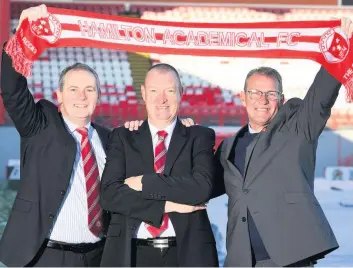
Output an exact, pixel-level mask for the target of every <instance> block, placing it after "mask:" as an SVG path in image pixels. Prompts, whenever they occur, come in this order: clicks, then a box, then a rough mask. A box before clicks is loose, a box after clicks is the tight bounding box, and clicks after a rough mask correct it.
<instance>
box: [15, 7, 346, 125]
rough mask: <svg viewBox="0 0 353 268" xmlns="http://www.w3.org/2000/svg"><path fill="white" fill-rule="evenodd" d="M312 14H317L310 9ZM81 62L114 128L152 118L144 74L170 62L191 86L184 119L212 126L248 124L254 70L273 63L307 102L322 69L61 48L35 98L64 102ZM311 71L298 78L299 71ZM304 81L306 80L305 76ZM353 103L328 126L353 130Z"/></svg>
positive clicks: (247, 17)
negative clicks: (66, 81) (62, 83)
mask: <svg viewBox="0 0 353 268" xmlns="http://www.w3.org/2000/svg"><path fill="white" fill-rule="evenodd" d="M47 5H48V6H53V7H60V8H69V9H77V10H86V11H92V12H98V13H104V14H110V15H123V16H132V17H141V18H142V19H150V20H164V21H168V20H169V21H189V22H256V21H257V22H259V21H276V20H318V19H330V18H331V17H339V16H343V15H344V16H348V17H353V12H352V11H349V10H337V11H333V10H329V9H325V10H319V9H318V10H313V9H310V10H309V9H292V10H291V9H265V8H261V9H259V8H258V9H254V8H240V7H193V6H189V7H188V6H184V7H173V6H163V5H161V6H156V5H153V6H152V5H131V6H130V9H129V10H126V7H125V6H124V5H123V4H121V5H120V4H117V5H114V4H102V5H100V4H99V5H98V4H86V3H85V4H76V3H68V4H62V3H58V4H55V3H50V4H47ZM29 6H32V4H31V3H29V2H23V3H22V2H13V3H11V28H14V27H15V26H16V25H17V23H18V18H19V16H20V13H21V11H22V10H23V9H25V8H27V7H29ZM309 11H310V12H309ZM74 62H83V63H86V64H88V65H90V66H92V67H93V68H94V69H95V70H96V71H97V72H98V75H99V77H100V80H101V84H102V96H101V100H100V104H99V106H98V107H97V109H96V113H95V120H96V121H100V122H101V123H104V124H105V125H107V126H109V127H115V126H117V125H120V124H121V123H123V122H124V121H126V120H132V119H141V118H143V117H144V115H145V111H144V107H143V105H142V101H141V95H140V85H141V83H142V82H143V77H144V73H145V72H146V70H147V69H148V68H149V67H150V66H152V65H153V64H155V63H158V62H168V63H171V64H172V65H174V66H175V67H176V68H177V69H178V70H179V72H180V75H181V79H182V83H183V86H184V89H185V91H184V97H183V103H182V109H181V115H182V116H190V117H193V118H194V119H195V120H196V122H197V123H200V124H206V125H218V126H223V125H225V126H226V125H241V124H244V123H245V122H246V114H245V110H244V108H243V107H242V106H241V101H240V98H239V92H240V91H241V90H242V89H243V83H244V79H245V75H246V73H247V72H248V71H249V70H250V69H251V68H254V67H258V66H261V65H269V66H271V67H275V68H276V69H278V70H279V71H280V73H281V74H282V76H283V81H284V88H285V92H284V93H285V96H286V98H290V97H301V98H302V97H304V96H305V92H306V90H307V89H308V87H309V85H310V84H311V82H312V79H313V77H314V76H315V73H316V72H317V70H318V67H319V66H318V64H316V63H314V62H310V61H305V60H271V59H241V58H215V57H214V58H205V57H190V56H175V55H156V54H143V55H142V54H135V53H127V52H125V51H115V50H104V49H94V48H78V47H70V48H59V49H49V50H47V51H45V52H44V53H43V54H42V55H41V57H40V60H38V61H36V62H35V64H34V67H33V77H31V78H29V79H28V83H29V87H30V89H31V91H32V93H33V96H34V98H35V100H36V101H37V100H39V99H41V98H46V99H48V100H51V101H53V102H56V94H55V90H56V89H57V88H58V77H59V74H60V72H61V70H62V69H63V68H65V67H66V66H67V65H69V64H72V63H74ZM303 66H304V68H305V71H304V72H302V71H301V72H300V74H298V70H302V69H303ZM298 77H300V79H298ZM350 107H351V106H347V105H343V108H342V107H339V108H336V109H335V110H334V111H333V113H332V116H331V118H330V120H329V122H328V126H330V127H334V128H337V127H340V126H353V119H351V118H352V116H351V115H352V112H353V110H352V109H351V108H350Z"/></svg>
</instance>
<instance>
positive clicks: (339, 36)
mask: <svg viewBox="0 0 353 268" xmlns="http://www.w3.org/2000/svg"><path fill="white" fill-rule="evenodd" d="M48 12H49V16H48V17H47V18H45V19H39V20H37V21H35V22H31V23H29V22H28V20H24V21H23V23H22V24H21V26H20V28H19V29H18V31H17V32H16V33H15V35H13V36H12V37H11V38H10V40H9V41H8V43H7V45H6V48H5V50H6V52H7V53H8V54H9V55H10V56H11V58H12V60H13V65H14V68H15V69H16V70H17V71H18V72H20V73H21V74H23V75H24V76H30V75H31V68H32V64H33V61H34V60H36V59H38V57H39V56H40V54H41V53H42V52H43V51H44V50H45V49H47V48H50V47H72V46H75V47H96V48H107V49H118V50H126V51H131V52H151V53H161V54H165V53H166V54H179V55H195V56H225V57H258V58H291V59H309V60H313V61H316V62H318V63H320V64H321V65H323V66H324V67H325V68H326V70H327V71H328V72H329V73H330V74H331V75H332V76H334V77H335V78H336V79H337V80H339V81H341V82H342V83H343V85H344V86H345V87H346V89H347V101H349V102H351V101H353V68H352V64H353V55H352V54H353V53H352V50H351V47H352V46H353V38H351V39H350V40H349V39H348V38H347V36H346V35H345V33H343V32H342V30H341V28H340V21H338V20H335V21H289V22H261V23H182V22H164V21H149V20H141V19H134V18H126V17H120V16H110V15H103V14H96V13H92V12H86V11H76V10H66V9H59V8H48ZM298 77H300V70H298Z"/></svg>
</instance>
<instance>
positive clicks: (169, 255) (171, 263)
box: [131, 244, 178, 267]
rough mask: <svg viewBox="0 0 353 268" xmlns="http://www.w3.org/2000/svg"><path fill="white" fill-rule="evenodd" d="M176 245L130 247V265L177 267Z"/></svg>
mask: <svg viewBox="0 0 353 268" xmlns="http://www.w3.org/2000/svg"><path fill="white" fill-rule="evenodd" d="M177 266H178V252H177V247H176V246H175V247H169V248H163V249H159V248H154V247H151V246H136V245H134V244H133V245H132V248H131V267H177Z"/></svg>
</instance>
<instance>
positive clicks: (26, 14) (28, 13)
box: [16, 5, 48, 31]
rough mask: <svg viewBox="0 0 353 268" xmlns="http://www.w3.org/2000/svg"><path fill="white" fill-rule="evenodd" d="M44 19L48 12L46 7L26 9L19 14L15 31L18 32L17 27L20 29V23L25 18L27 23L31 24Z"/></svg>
mask: <svg viewBox="0 0 353 268" xmlns="http://www.w3.org/2000/svg"><path fill="white" fill-rule="evenodd" d="M45 17H48V10H47V6H46V5H40V6H36V7H30V8H27V9H25V10H23V11H22V13H21V16H20V20H19V22H18V25H17V27H16V31H17V30H18V27H20V25H21V23H22V21H23V20H25V19H27V18H28V21H29V22H32V21H36V20H38V19H40V18H45Z"/></svg>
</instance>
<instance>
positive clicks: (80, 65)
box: [59, 62, 101, 96]
mask: <svg viewBox="0 0 353 268" xmlns="http://www.w3.org/2000/svg"><path fill="white" fill-rule="evenodd" d="M69 71H87V72H89V73H91V74H93V76H94V78H95V79H96V88H97V91H98V96H100V94H101V89H100V82H99V77H98V74H97V72H96V71H95V70H94V69H93V68H92V67H90V66H88V65H87V64H84V63H80V62H77V63H75V64H72V65H70V66H68V67H66V68H65V69H64V70H62V71H61V73H60V77H59V88H60V91H63V90H64V82H65V76H66V74H67V73H68V72H69Z"/></svg>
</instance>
